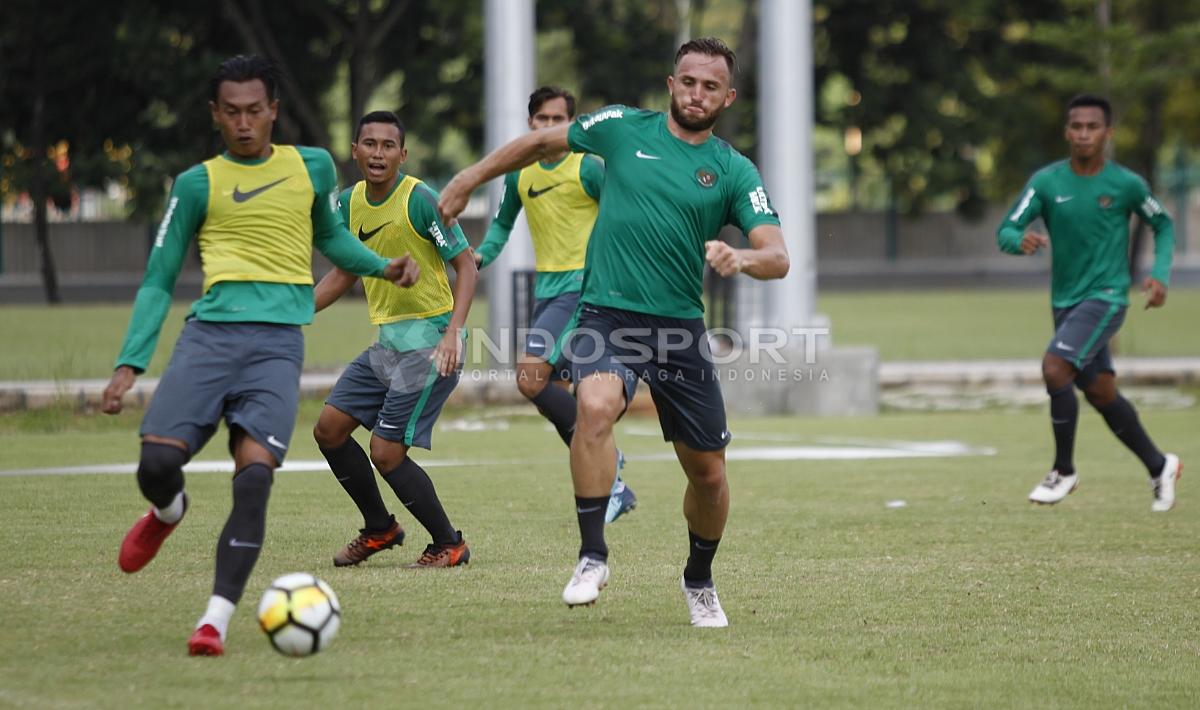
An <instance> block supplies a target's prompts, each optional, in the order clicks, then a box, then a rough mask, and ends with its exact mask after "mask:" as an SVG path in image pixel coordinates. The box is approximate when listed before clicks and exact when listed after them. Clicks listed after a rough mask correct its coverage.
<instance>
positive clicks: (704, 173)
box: [696, 168, 717, 187]
mask: <svg viewBox="0 0 1200 710" xmlns="http://www.w3.org/2000/svg"><path fill="white" fill-rule="evenodd" d="M696 182H698V183H700V186H701V187H712V186H713V185H716V184H717V174H716V173H714V172H713V171H711V170H709V169H708V168H697V169H696Z"/></svg>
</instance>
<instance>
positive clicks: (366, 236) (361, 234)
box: [358, 220, 391, 242]
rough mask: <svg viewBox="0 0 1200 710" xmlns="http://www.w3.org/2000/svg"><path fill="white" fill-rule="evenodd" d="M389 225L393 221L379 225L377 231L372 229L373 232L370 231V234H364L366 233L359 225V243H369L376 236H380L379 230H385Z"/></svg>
mask: <svg viewBox="0 0 1200 710" xmlns="http://www.w3.org/2000/svg"><path fill="white" fill-rule="evenodd" d="M389 224H391V221H390V220H389V221H387V222H384V223H383V224H381V225H379V226H378V227H376V228H375V229H372V230H371V231H369V232H364V231H362V225H361V224H360V225H358V239H359V241H362V242H365V241H367V240H368V239H370V238H371V237H373V236H375V235H376V234H379V230H381V229H383V228H384V227H386V226H388V225H389Z"/></svg>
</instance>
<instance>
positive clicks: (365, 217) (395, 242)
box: [350, 175, 454, 325]
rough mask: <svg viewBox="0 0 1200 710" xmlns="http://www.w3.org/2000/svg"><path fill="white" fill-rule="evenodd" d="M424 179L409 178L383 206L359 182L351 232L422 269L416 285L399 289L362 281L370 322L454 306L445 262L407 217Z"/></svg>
mask: <svg viewBox="0 0 1200 710" xmlns="http://www.w3.org/2000/svg"><path fill="white" fill-rule="evenodd" d="M419 184H421V181H420V180H418V179H416V178H415V177H413V176H411V175H406V176H404V179H403V180H401V181H400V184H399V185H397V186H396V189H395V190H393V191H392V194H391V195H389V196H388V198H387V199H386V200H384V201H383V203H382V204H378V205H373V204H371V202H370V201H369V200H367V183H366V182H364V181H359V182H358V183H357V184H356V185H355V186H354V189H353V190H352V191H351V193H350V232H351V233H352V234H355V235H357V236H358V238H359V239H362V240H363V243H364V244H366V245H367V246H369V247H371V249H372V250H374V251H375V252H376V253H378V254H379V255H381V256H385V257H387V258H389V259H392V258H395V257H397V256H404V255H405V254H410V255H411V256H412V258H413V259H415V260H416V261H417V265H418V266H420V267H421V278H419V279H417V283H416V284H414V285H413V286H412V288H396V287H395V286H393V285H392V284H390V283H388V282H387V281H382V280H380V279H363V286H364V288H365V289H366V292H367V307H368V310H369V311H370V313H371V323H373V324H375V325H383V324H385V323H395V322H396V321H402V320H411V319H414V318H429V317H430V316H436V315H440V314H442V313H448V312H450V311H452V310H454V294H453V292H452V291H451V290H450V281H449V279H448V278H447V277H446V262H444V261H442V256H441V254H439V253H438V250H437V247H435V246H434V245H433V242H431V241H429V240H428V239H426V238H425V237H424V236H423V235H421V234H420V233H418V232H417V230H416V229H414V228H413V225H412V221H411V220H410V219H409V216H408V198H409V196H410V195H412V191H413V188H415V187H416V186H417V185H419Z"/></svg>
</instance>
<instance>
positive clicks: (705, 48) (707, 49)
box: [675, 37, 737, 76]
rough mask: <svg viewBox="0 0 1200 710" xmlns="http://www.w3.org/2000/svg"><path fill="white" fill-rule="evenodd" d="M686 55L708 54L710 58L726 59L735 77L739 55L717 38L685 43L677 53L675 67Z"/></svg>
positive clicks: (730, 71) (704, 38) (731, 74)
mask: <svg viewBox="0 0 1200 710" xmlns="http://www.w3.org/2000/svg"><path fill="white" fill-rule="evenodd" d="M686 54H706V55H708V56H710V57H724V58H725V64H726V65H727V66H728V67H729V75H730V76H733V72H734V69H735V68H736V67H737V55H735V54H734V53H733V50H732V49H730V48H729V45H727V44H725V42H723V41H722V40H720V39H718V38H716V37H701V38H699V39H693V40H688V41H687V42H684V43H683V46H681V47H680V48H679V51H678V52H676V53H675V66H679V60H680V59H683V57H684V55H686Z"/></svg>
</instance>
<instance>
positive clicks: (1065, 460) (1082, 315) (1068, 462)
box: [1029, 301, 1097, 505]
mask: <svg viewBox="0 0 1200 710" xmlns="http://www.w3.org/2000/svg"><path fill="white" fill-rule="evenodd" d="M1088 303H1091V302H1089V301H1084V302H1083V303H1081V304H1078V305H1076V306H1074V307H1072V308H1059V309H1055V310H1054V325H1055V331H1054V336H1053V337H1052V338H1050V343H1049V344H1048V345H1047V346H1046V352H1045V354H1044V355H1043V356H1042V380H1043V381H1044V382H1045V385H1046V392H1047V394H1049V395H1050V429H1051V431H1052V432H1053V434H1054V463H1053V465H1052V466H1051V467H1050V472H1049V473H1047V474H1046V476H1045V478H1043V479H1042V481H1041V482H1040V483H1038V485H1037V486H1035V487H1034V489H1033V490H1032V491H1030V493H1029V500H1030V502H1033V503H1038V504H1043V505H1053V504H1054V503H1058V502H1059V501H1061V500H1062V499H1064V498H1066V497H1067V496H1068V495H1069V494H1071V493H1072V492H1074V490H1075V489H1076V488H1077V487H1078V486H1079V476H1078V474H1077V473H1076V471H1075V432H1076V429H1077V428H1078V426H1079V399H1078V398H1077V397H1076V395H1075V377H1076V376H1077V375H1078V374H1079V365H1078V364H1077V363H1078V362H1079V358H1080V355H1081V354H1082V353H1083V352H1085V351H1086V350H1087V349H1088V348H1089V347H1092V343H1093V342H1094V341H1093V334H1094V333H1095V329H1096V325H1097V323H1096V320H1095V318H1094V315H1095V314H1094V310H1093V309H1092V308H1091V307H1089V306H1088V305H1087V304H1088Z"/></svg>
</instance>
